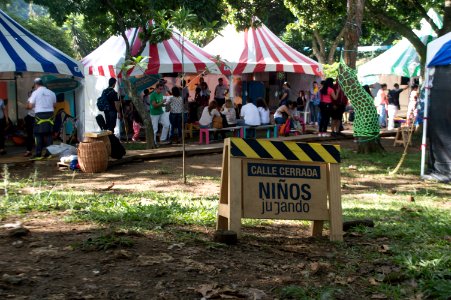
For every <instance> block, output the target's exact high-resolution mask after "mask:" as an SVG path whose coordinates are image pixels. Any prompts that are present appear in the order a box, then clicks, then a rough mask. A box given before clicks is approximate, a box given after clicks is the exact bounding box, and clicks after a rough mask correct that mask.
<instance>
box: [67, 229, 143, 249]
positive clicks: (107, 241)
mask: <svg viewBox="0 0 451 300" xmlns="http://www.w3.org/2000/svg"><path fill="white" fill-rule="evenodd" d="M133 245H134V242H133V241H132V240H131V239H129V238H127V237H124V236H118V235H117V234H116V233H108V234H105V235H100V236H97V237H95V238H88V239H87V240H85V241H83V242H82V243H80V244H76V245H74V248H80V249H82V250H83V251H105V250H109V249H116V248H130V247H132V246H133Z"/></svg>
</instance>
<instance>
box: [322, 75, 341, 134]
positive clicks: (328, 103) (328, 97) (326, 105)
mask: <svg viewBox="0 0 451 300" xmlns="http://www.w3.org/2000/svg"><path fill="white" fill-rule="evenodd" d="M333 87H334V80H333V79H332V78H327V79H326V80H325V81H324V84H323V87H322V88H321V90H320V98H321V102H320V104H319V109H320V112H321V121H320V123H319V132H318V136H329V135H328V134H327V126H328V125H329V120H330V116H331V113H332V105H333V103H332V102H333V101H335V100H337V94H336V93H335V91H334V89H333Z"/></svg>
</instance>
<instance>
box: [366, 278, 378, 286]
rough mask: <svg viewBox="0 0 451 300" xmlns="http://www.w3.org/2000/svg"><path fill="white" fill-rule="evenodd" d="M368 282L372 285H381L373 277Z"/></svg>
mask: <svg viewBox="0 0 451 300" xmlns="http://www.w3.org/2000/svg"><path fill="white" fill-rule="evenodd" d="M368 282H369V283H370V284H371V285H379V283H378V282H377V281H376V279H375V278H373V277H370V278H368Z"/></svg>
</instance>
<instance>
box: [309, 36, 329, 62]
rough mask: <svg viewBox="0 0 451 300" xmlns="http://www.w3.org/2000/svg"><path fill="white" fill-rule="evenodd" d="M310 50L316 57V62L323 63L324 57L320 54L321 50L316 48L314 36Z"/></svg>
mask: <svg viewBox="0 0 451 300" xmlns="http://www.w3.org/2000/svg"><path fill="white" fill-rule="evenodd" d="M312 50H313V55H315V56H316V58H317V59H318V62H319V63H320V64H325V63H326V61H325V57H324V56H322V55H321V52H320V51H319V48H318V43H317V42H316V40H315V38H312Z"/></svg>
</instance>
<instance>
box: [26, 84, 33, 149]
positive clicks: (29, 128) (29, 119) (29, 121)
mask: <svg viewBox="0 0 451 300" xmlns="http://www.w3.org/2000/svg"><path fill="white" fill-rule="evenodd" d="M33 91H34V86H33V88H32V89H31V91H30V93H29V94H28V98H30V96H31V94H32V93H33ZM34 118H35V113H34V109H28V110H27V115H26V116H25V118H24V122H25V133H26V134H27V137H26V138H25V148H26V149H27V151H26V152H25V154H24V156H25V157H29V156H31V155H32V150H33V145H34V137H33V129H34Z"/></svg>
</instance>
